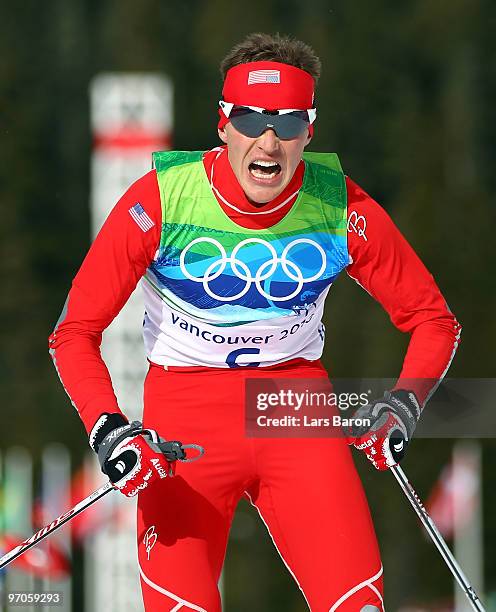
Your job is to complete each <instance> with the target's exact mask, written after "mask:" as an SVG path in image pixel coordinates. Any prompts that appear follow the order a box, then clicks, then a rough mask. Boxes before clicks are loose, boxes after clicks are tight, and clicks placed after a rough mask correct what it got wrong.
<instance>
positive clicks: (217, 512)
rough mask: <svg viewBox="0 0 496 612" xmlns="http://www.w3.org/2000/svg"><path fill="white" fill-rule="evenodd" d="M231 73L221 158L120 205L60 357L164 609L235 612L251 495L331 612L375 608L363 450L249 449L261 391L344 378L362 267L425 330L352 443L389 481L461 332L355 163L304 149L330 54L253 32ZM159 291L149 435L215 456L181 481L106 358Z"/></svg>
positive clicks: (371, 286) (312, 602)
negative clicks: (252, 407)
mask: <svg viewBox="0 0 496 612" xmlns="http://www.w3.org/2000/svg"><path fill="white" fill-rule="evenodd" d="M221 72H222V75H223V79H224V84H223V92H222V99H221V101H220V103H219V106H220V108H219V117H220V118H219V123H218V134H219V137H220V139H221V141H222V142H223V145H222V146H218V147H215V148H214V149H212V150H211V151H207V152H204V153H201V152H163V153H157V154H155V155H154V170H152V171H151V172H149V173H148V174H146V175H145V176H143V177H142V178H141V179H139V180H138V181H137V182H136V183H134V184H133V185H132V186H131V187H130V188H129V190H128V191H127V192H126V193H125V194H124V195H123V196H122V198H121V199H120V200H119V202H118V203H117V205H116V206H115V208H114V209H113V210H112V212H111V213H110V215H109V217H108V219H107V221H106V222H105V224H104V226H103V228H102V230H101V231H100V233H99V235H98V236H97V238H96V239H95V241H94V243H93V245H92V246H91V248H90V250H89V252H88V255H87V256H86V258H85V260H84V262H83V264H82V266H81V269H80V270H79V272H78V274H77V275H76V277H75V279H74V281H73V284H72V288H71V290H70V293H69V296H68V300H67V302H66V305H65V308H64V311H63V314H62V316H61V319H60V321H59V322H58V323H57V326H56V328H55V331H54V333H53V334H52V336H51V337H50V348H51V353H52V356H53V358H54V361H55V364H56V366H57V369H58V372H59V374H60V377H61V379H62V381H63V384H64V386H65V388H66V390H67V392H68V393H69V395H70V397H71V399H72V402H73V403H74V405H75V406H76V408H77V410H78V412H79V414H80V416H81V419H82V420H83V423H84V425H85V427H86V429H87V431H88V434H89V441H90V445H91V446H92V448H93V449H94V450H95V451H97V452H99V458H100V461H101V463H102V468H103V470H104V472H105V473H106V474H107V475H108V476H109V478H110V479H111V480H112V481H113V482H114V483H115V484H116V486H117V487H118V488H119V489H120V490H121V491H122V492H123V493H125V494H127V495H134V494H136V493H138V492H139V497H138V534H137V537H138V555H139V567H140V575H141V581H142V590H143V598H144V602H145V607H146V610H148V611H152V610H153V611H156V610H174V611H175V610H183V609H184V610H198V611H208V612H217V611H218V610H220V598H219V593H218V589H217V582H218V579H219V575H220V572H221V568H222V563H223V560H224V554H225V549H226V543H227V537H228V531H229V527H230V524H231V520H232V517H233V513H234V511H235V508H236V505H237V503H238V501H239V500H240V498H241V497H242V496H246V497H247V498H248V499H249V500H250V501H251V503H252V504H254V505H255V506H256V508H257V509H258V511H259V513H260V515H261V517H262V519H263V520H264V522H265V524H266V525H267V528H268V530H269V532H270V535H271V537H272V539H273V541H274V544H275V545H276V547H277V549H278V551H279V553H280V555H281V557H282V559H283V561H284V563H285V564H286V566H287V568H288V569H289V571H290V572H291V574H292V576H293V577H294V579H295V581H296V582H297V584H298V586H299V587H300V589H301V591H302V593H303V595H304V597H305V599H306V601H307V603H308V606H309V608H310V609H311V610H312V611H313V612H324V611H325V612H328V611H334V610H337V611H338V612H348V611H353V612H357V611H361V612H377V611H379V610H383V609H384V607H383V597H382V592H383V587H382V572H383V569H382V564H381V560H380V555H379V551H378V547H377V542H376V538H375V534H374V529H373V525H372V521H371V517H370V514H369V510H368V506H367V502H366V499H365V496H364V493H363V490H362V487H361V483H360V481H359V478H358V476H357V473H356V471H355V468H354V465H353V461H352V458H351V453H350V450H349V447H348V445H347V441H346V440H345V439H344V438H339V437H333V438H314V439H313V440H312V452H311V454H309V456H304V455H303V456H302V454H301V453H300V452H298V450H297V446H298V445H297V444H295V440H294V439H281V438H274V439H267V438H247V437H246V436H245V431H244V388H245V380H246V379H247V378H254V377H257V378H317V379H320V380H325V379H326V377H327V373H326V371H325V370H324V368H323V366H322V364H321V363H320V361H319V358H320V356H321V354H322V348H323V338H324V330H323V325H322V323H321V315H322V311H323V306H324V300H325V297H326V296H327V294H328V291H329V287H330V285H331V284H332V282H333V281H334V279H335V278H336V277H337V275H338V274H339V273H340V272H341V271H342V270H346V272H347V273H348V274H349V275H350V276H351V277H352V278H353V279H355V280H356V282H357V283H359V284H360V285H361V286H362V287H363V288H364V289H365V290H366V291H368V292H369V293H370V294H371V295H372V296H373V297H374V298H375V299H376V300H378V301H379V302H380V304H381V305H382V306H383V307H384V309H385V310H386V311H387V312H388V314H389V316H390V318H391V320H392V322H393V324H394V325H395V326H396V327H397V328H399V329H400V330H402V331H404V332H407V333H409V334H410V336H411V337H410V343H409V346H408V351H407V353H406V356H405V360H404V363H403V368H402V370H401V374H400V376H399V379H398V381H397V384H396V385H395V388H394V389H393V390H391V391H389V392H388V393H386V394H385V396H384V397H383V398H381V399H380V400H377V401H373V402H372V403H370V404H368V405H367V406H366V407H365V408H363V409H361V411H360V416H361V417H366V416H368V417H370V418H371V423H372V426H371V427H370V428H369V429H362V430H361V431H352V432H351V434H350V435H351V440H348V441H350V442H354V444H355V446H357V447H358V448H361V449H363V450H364V451H365V452H366V454H367V456H368V457H369V459H370V460H371V461H372V462H373V463H374V465H375V467H377V468H379V469H386V468H387V467H389V466H391V465H394V464H395V463H396V462H397V461H399V460H400V459H401V457H402V456H403V454H404V451H405V449H406V446H407V444H408V442H409V441H410V439H411V436H412V433H413V430H414V429H415V425H416V422H417V419H418V417H419V415H420V411H421V409H422V407H423V405H424V403H425V401H426V399H427V397H428V395H429V393H430V392H431V390H432V387H433V386H434V384H435V383H436V381H439V380H440V379H441V378H442V377H443V376H444V374H445V372H446V370H447V368H448V366H449V364H450V361H451V359H452V357H453V354H454V351H455V348H456V346H457V342H458V337H459V332H460V327H459V325H458V323H457V322H456V319H455V318H454V316H453V315H452V314H451V312H450V311H449V309H448V308H447V306H446V303H445V301H444V299H443V297H442V295H441V294H440V292H439V289H438V288H437V286H436V284H435V283H434V280H433V279H432V277H431V275H430V274H429V273H428V271H427V270H426V269H425V267H424V266H423V264H422V263H421V262H420V260H419V259H418V257H417V256H416V255H415V253H414V252H413V250H412V249H411V247H410V246H409V245H408V243H407V242H406V241H405V239H404V238H403V237H402V235H401V234H400V232H399V231H398V229H397V228H396V227H395V226H394V224H393V223H392V221H391V220H390V218H389V217H388V215H387V214H386V213H385V211H384V210H383V209H382V208H381V207H380V206H379V205H378V204H377V203H376V202H374V200H372V199H371V198H370V197H369V196H368V195H367V194H366V193H365V192H364V191H363V190H362V189H361V188H360V187H359V186H358V185H357V184H356V183H354V182H353V181H352V180H351V179H350V178H349V177H347V176H345V175H344V174H343V171H342V170H341V166H340V164H339V161H338V158H337V156H336V155H335V154H307V153H304V149H305V147H306V146H307V145H308V144H309V142H310V140H311V137H312V134H313V129H314V121H315V118H316V109H315V104H314V90H315V84H316V82H317V80H318V77H319V73H320V61H319V59H318V58H317V57H316V56H315V54H314V52H313V51H312V49H310V48H309V47H308V46H307V45H305V44H304V43H302V42H300V41H295V40H291V39H288V38H284V37H280V36H279V35H276V36H270V35H266V34H252V35H250V36H248V37H247V38H246V39H245V40H244V41H242V42H241V43H239V44H238V45H236V46H235V47H234V48H233V49H232V50H231V51H230V52H229V54H228V55H227V56H226V58H225V59H224V60H223V62H222V64H221ZM142 277H143V278H144V282H143V291H144V297H145V317H144V328H143V333H144V340H145V347H146V354H147V357H148V360H149V362H150V367H149V371H148V375H147V378H146V381H145V387H144V415H143V425H144V426H145V427H147V428H149V429H151V430H154V431H156V432H158V433H159V434H160V435H161V436H163V437H164V438H167V439H177V440H184V441H190V440H191V441H195V442H198V443H199V444H201V445H202V446H203V447H204V448H205V450H206V452H205V456H204V457H202V459H201V461H198V462H197V463H194V464H191V465H183V466H181V469H180V471H179V473H178V474H177V475H176V476H175V477H174V478H168V477H165V476H166V475H167V473H168V470H169V469H170V467H171V466H170V465H169V463H168V461H167V459H166V458H165V457H164V456H163V455H162V454H160V453H157V452H155V450H154V448H153V446H151V445H150V444H149V440H148V439H146V438H145V437H143V436H142V435H140V434H139V433H138V432H139V429H137V428H136V427H135V426H133V425H131V424H129V423H128V421H127V419H126V417H125V416H124V414H123V412H122V411H121V409H120V407H119V405H118V402H117V399H116V397H115V395H114V392H113V389H112V385H111V381H110V377H109V374H108V371H107V369H106V367H105V364H104V363H103V361H102V359H101V356H100V352H99V345H100V341H101V335H102V331H103V330H104V329H105V328H106V327H107V326H108V325H109V324H110V322H111V321H112V319H113V318H114V317H115V316H116V315H117V313H118V312H119V310H120V309H121V308H122V306H123V305H124V303H125V302H126V300H127V299H128V297H129V295H130V293H131V292H132V291H133V289H134V288H135V286H136V284H137V282H138V281H139V280H140V279H141V278H142ZM295 321H298V322H300V323H301V322H303V321H305V324H304V325H301V326H299V327H298V328H294V327H293V326H294V323H295ZM292 329H297V331H296V332H295V333H289V330H292ZM413 380H418V381H421V380H424V381H425V380H430V381H431V385H430V387H431V388H427V387H426V385H425V384H419V385H417V386H416V387H415V388H412V381H413ZM391 439H394V440H395V445H394V446H392V445H390V440H391ZM396 442H399V445H397V444H396ZM149 485H152V486H149ZM247 588H248V586H247Z"/></svg>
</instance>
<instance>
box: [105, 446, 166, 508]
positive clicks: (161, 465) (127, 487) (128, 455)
mask: <svg viewBox="0 0 496 612" xmlns="http://www.w3.org/2000/svg"><path fill="white" fill-rule="evenodd" d="M133 455H134V456H133ZM105 468H106V470H107V474H109V475H110V474H111V473H112V476H113V477H111V480H112V482H113V483H114V485H115V487H116V488H117V489H119V491H121V493H124V495H126V496H127V497H134V496H135V495H137V493H138V491H142V490H143V489H145V488H146V487H147V486H149V485H150V484H151V483H152V482H154V481H155V480H159V479H162V478H167V477H168V476H173V475H174V471H175V463H169V462H168V461H167V459H166V458H165V456H164V455H163V454H162V453H157V452H155V451H154V450H153V449H152V448H151V446H150V445H149V444H148V441H147V440H146V439H145V438H144V437H143V436H142V435H137V436H133V437H131V438H126V439H125V440H123V441H122V442H121V443H120V444H119V445H118V446H116V448H115V449H114V451H113V452H112V455H111V456H110V457H109V458H108V459H107V461H106V462H105ZM116 471H117V472H120V473H123V476H122V478H120V479H119V480H115V476H114V474H115V473H116Z"/></svg>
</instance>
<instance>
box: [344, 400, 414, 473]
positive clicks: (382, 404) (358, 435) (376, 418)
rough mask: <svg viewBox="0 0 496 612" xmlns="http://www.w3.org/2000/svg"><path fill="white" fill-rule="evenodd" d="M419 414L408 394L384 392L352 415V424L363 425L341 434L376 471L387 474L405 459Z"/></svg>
mask: <svg viewBox="0 0 496 612" xmlns="http://www.w3.org/2000/svg"><path fill="white" fill-rule="evenodd" d="M420 411H421V408H420V405H419V402H418V400H417V398H416V396H415V393H413V392H412V391H405V390H402V389H400V390H397V391H386V393H384V397H383V398H381V399H377V400H374V401H373V402H371V403H370V404H367V405H366V406H362V407H360V408H359V409H358V410H357V411H356V412H355V414H354V415H353V421H357V419H364V420H365V422H366V424H363V425H359V424H357V425H353V426H351V427H350V428H347V430H346V431H345V434H346V436H347V437H348V439H349V440H350V442H351V443H352V444H353V445H354V446H355V448H358V449H359V450H361V451H363V452H364V453H365V455H366V456H367V458H368V459H369V461H371V462H372V464H373V465H374V467H375V468H376V469H378V470H387V469H388V468H390V467H391V466H393V465H396V464H397V463H399V462H400V461H401V460H402V459H403V457H404V456H405V452H406V449H407V447H408V444H409V443H410V440H411V439H412V435H413V432H414V431H415V427H416V425H417V422H418V419H419V417H420ZM367 421H368V423H367ZM358 423H359V422H358Z"/></svg>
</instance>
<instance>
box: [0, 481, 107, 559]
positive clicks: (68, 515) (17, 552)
mask: <svg viewBox="0 0 496 612" xmlns="http://www.w3.org/2000/svg"><path fill="white" fill-rule="evenodd" d="M114 490H115V489H114V486H113V484H112V483H111V482H110V481H109V482H107V484H104V485H103V486H101V487H100V488H99V489H97V490H96V491H93V493H91V495H88V497H85V498H84V499H83V500H81V501H80V502H79V503H77V504H76V505H75V506H74V507H73V508H71V509H70V510H68V511H67V512H64V514H61V515H60V516H59V517H57V518H56V519H55V520H54V521H52V522H51V523H50V524H49V525H46V527H43V528H42V529H40V530H39V531H37V532H36V533H35V534H34V535H32V536H31V537H30V538H28V539H27V540H24V542H23V543H22V544H19V546H16V547H15V548H14V549H12V550H11V551H10V552H8V553H6V554H5V555H4V556H3V557H2V558H1V559H0V569H2V568H3V567H5V566H6V565H8V564H9V563H11V562H12V561H14V560H15V559H17V557H20V556H21V555H22V554H23V553H25V552H26V551H27V550H29V549H30V548H31V547H32V546H36V544H38V543H39V542H41V541H42V540H44V539H45V538H46V537H47V536H49V535H50V534H52V533H53V532H54V531H55V530H57V529H58V528H59V527H62V525H65V523H67V522H68V521H70V520H71V519H73V518H74V517H75V516H76V515H77V514H79V513H80V512H83V511H84V510H86V508H89V507H90V506H91V505H92V504H94V503H95V502H96V501H98V500H99V499H101V498H102V497H103V496H104V495H107V493H110V491H114Z"/></svg>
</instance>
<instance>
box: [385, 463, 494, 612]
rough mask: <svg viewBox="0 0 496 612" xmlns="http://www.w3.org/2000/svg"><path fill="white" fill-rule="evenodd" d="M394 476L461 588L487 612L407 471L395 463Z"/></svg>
mask: <svg viewBox="0 0 496 612" xmlns="http://www.w3.org/2000/svg"><path fill="white" fill-rule="evenodd" d="M391 471H392V472H393V475H394V477H395V478H396V480H397V481H398V483H399V485H400V487H401V488H402V489H403V492H404V494H405V495H406V496H407V498H408V501H409V502H410V503H411V505H412V506H413V509H414V510H415V512H416V513H417V515H418V517H419V519H420V520H421V521H422V524H423V526H424V527H425V530H426V531H427V533H428V534H429V536H430V537H431V539H432V541H433V542H434V544H435V545H436V547H437V549H438V550H439V552H440V553H441V556H442V557H443V559H444V561H445V562H446V565H447V566H448V567H449V569H450V571H451V573H452V574H453V576H454V577H455V579H456V581H457V582H458V584H459V585H460V587H461V589H462V590H463V592H464V593H465V595H466V596H467V598H468V600H469V601H470V605H471V606H472V608H473V609H474V610H477V611H478V612H485V610H486V609H485V608H484V606H483V605H482V602H481V600H480V599H479V596H478V595H477V593H476V592H475V590H474V588H473V587H472V585H471V584H470V582H469V581H468V579H467V577H466V576H465V574H464V573H463V571H462V569H461V567H460V566H459V565H458V563H457V561H456V559H455V557H454V556H453V553H452V552H451V550H450V549H449V548H448V545H447V544H446V542H445V540H444V538H443V536H442V535H441V534H440V533H439V529H438V528H437V527H436V525H435V523H434V521H433V520H432V519H431V517H430V516H429V514H428V513H427V510H426V509H425V507H424V505H423V503H422V502H421V501H420V499H419V497H418V495H417V493H416V492H415V489H414V488H413V487H412V485H411V484H410V482H409V481H408V478H407V477H406V475H405V472H404V471H403V470H402V469H401V467H400V466H399V465H394V466H393V467H392V468H391Z"/></svg>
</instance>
